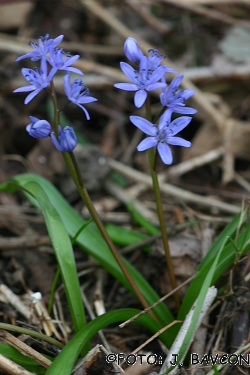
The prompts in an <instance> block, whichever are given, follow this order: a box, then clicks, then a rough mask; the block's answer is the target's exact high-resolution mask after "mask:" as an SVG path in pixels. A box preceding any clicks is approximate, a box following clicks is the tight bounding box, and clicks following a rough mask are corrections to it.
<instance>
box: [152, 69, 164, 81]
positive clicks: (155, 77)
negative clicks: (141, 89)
mask: <svg viewBox="0 0 250 375" xmlns="http://www.w3.org/2000/svg"><path fill="white" fill-rule="evenodd" d="M165 72H166V70H165V67H164V66H163V65H162V66H159V67H158V68H157V69H156V70H155V71H154V73H153V74H152V75H151V77H150V83H154V82H157V81H159V79H161V78H162V76H164V74H165Z"/></svg>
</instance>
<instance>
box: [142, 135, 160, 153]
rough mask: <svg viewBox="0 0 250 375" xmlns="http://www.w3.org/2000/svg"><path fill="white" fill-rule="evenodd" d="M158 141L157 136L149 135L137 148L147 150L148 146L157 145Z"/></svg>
mask: <svg viewBox="0 0 250 375" xmlns="http://www.w3.org/2000/svg"><path fill="white" fill-rule="evenodd" d="M157 143H158V141H157V139H156V138H155V137H147V138H145V139H143V141H141V142H140V143H139V144H138V146H137V150H138V151H144V150H147V149H148V148H151V147H154V146H156V145H157Z"/></svg>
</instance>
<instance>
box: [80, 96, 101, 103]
mask: <svg viewBox="0 0 250 375" xmlns="http://www.w3.org/2000/svg"><path fill="white" fill-rule="evenodd" d="M97 100H98V99H96V98H94V97H93V96H82V97H81V98H79V99H78V100H77V103H81V104H86V103H92V102H96V101H97Z"/></svg>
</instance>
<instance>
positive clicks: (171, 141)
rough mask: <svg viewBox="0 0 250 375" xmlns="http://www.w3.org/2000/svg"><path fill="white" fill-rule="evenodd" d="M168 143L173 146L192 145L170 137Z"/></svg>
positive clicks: (178, 138) (184, 140)
mask: <svg viewBox="0 0 250 375" xmlns="http://www.w3.org/2000/svg"><path fill="white" fill-rule="evenodd" d="M167 142H168V143H169V144H170V145H173V146H182V147H191V145H192V143H191V142H189V141H186V139H183V138H180V137H168V138H167Z"/></svg>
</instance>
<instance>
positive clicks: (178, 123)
mask: <svg viewBox="0 0 250 375" xmlns="http://www.w3.org/2000/svg"><path fill="white" fill-rule="evenodd" d="M191 120H192V117H189V116H182V117H179V118H177V119H175V120H174V121H172V122H171V124H170V128H171V129H172V135H175V134H177V133H179V132H180V131H181V130H182V129H184V128H185V127H186V126H187V125H188V124H189V123H190V121H191Z"/></svg>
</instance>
